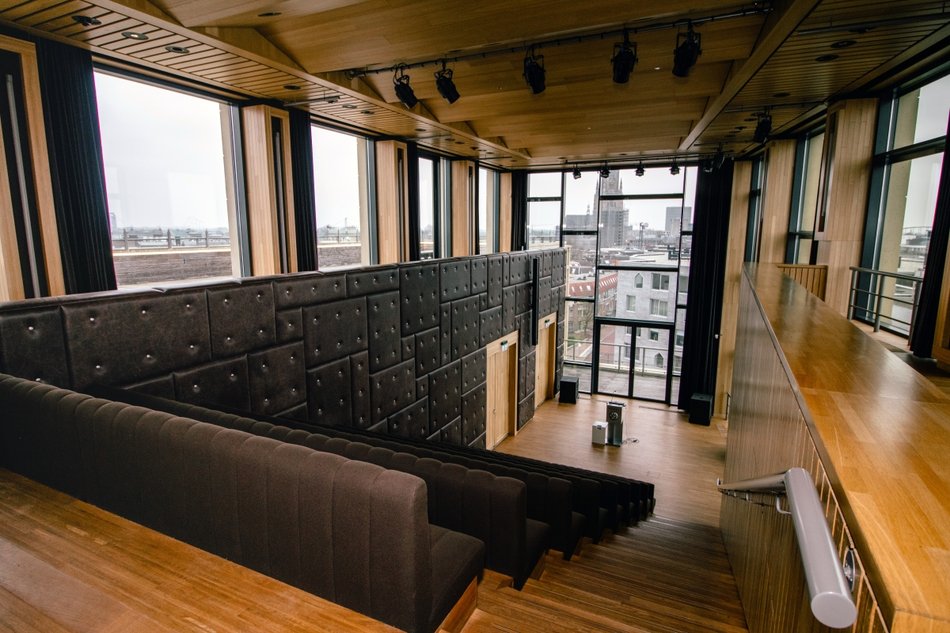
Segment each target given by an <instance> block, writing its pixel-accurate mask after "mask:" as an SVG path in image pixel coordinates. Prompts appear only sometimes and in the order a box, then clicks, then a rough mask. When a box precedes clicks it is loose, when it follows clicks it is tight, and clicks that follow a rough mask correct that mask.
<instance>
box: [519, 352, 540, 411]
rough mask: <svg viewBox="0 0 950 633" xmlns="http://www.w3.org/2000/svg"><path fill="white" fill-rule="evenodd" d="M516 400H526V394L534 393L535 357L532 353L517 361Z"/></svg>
mask: <svg viewBox="0 0 950 633" xmlns="http://www.w3.org/2000/svg"><path fill="white" fill-rule="evenodd" d="M518 364H519V367H518V399H519V400H521V399H522V398H526V397H527V396H528V393H529V392H530V393H534V381H535V373H536V367H535V355H534V352H533V351H532V352H531V353H530V354H528V355H526V356H525V357H524V358H522V359H521V360H519V361H518Z"/></svg>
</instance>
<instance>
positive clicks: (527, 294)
mask: <svg viewBox="0 0 950 633" xmlns="http://www.w3.org/2000/svg"><path fill="white" fill-rule="evenodd" d="M532 297H533V294H532V292H531V284H520V285H519V286H518V303H517V305H516V306H515V311H516V312H517V313H518V314H526V313H528V312H531V299H532Z"/></svg>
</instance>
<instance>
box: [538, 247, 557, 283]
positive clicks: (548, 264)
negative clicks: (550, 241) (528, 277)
mask: <svg viewBox="0 0 950 633" xmlns="http://www.w3.org/2000/svg"><path fill="white" fill-rule="evenodd" d="M554 253H555V251H554V250H548V251H544V252H543V253H541V276H542V277H550V276H551V269H552V266H553V264H554Z"/></svg>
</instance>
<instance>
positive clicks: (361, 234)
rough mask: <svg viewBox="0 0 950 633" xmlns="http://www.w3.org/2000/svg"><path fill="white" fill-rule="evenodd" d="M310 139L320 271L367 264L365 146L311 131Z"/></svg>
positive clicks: (344, 136) (331, 133) (349, 138)
mask: <svg viewBox="0 0 950 633" xmlns="http://www.w3.org/2000/svg"><path fill="white" fill-rule="evenodd" d="M310 138H311V142H312V143H313V188H314V197H315V198H316V210H317V263H318V265H319V267H320V270H331V269H334V268H343V267H347V266H359V265H366V264H369V263H370V246H371V244H370V235H369V222H368V217H369V213H368V209H369V202H368V201H369V176H368V168H367V162H368V161H367V153H368V143H369V141H368V140H367V139H365V138H362V137H359V136H354V135H351V134H344V133H343V132H337V131H335V130H330V129H327V128H323V127H319V126H316V125H314V126H312V127H311V135H310Z"/></svg>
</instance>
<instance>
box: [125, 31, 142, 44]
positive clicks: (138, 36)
mask: <svg viewBox="0 0 950 633" xmlns="http://www.w3.org/2000/svg"><path fill="white" fill-rule="evenodd" d="M122 37H124V38H125V39H127V40H135V41H136V42H144V41H145V40H147V39H148V35H146V34H145V33H136V32H135V31H122Z"/></svg>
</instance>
